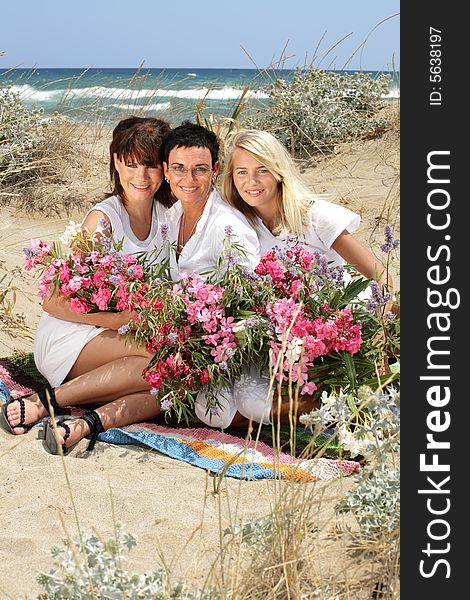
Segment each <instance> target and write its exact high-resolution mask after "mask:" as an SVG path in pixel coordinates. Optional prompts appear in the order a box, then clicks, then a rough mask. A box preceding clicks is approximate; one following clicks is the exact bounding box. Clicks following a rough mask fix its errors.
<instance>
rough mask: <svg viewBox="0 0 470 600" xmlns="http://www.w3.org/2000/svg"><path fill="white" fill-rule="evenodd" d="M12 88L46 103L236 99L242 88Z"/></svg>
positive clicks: (259, 95) (251, 95)
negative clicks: (64, 100)
mask: <svg viewBox="0 0 470 600" xmlns="http://www.w3.org/2000/svg"><path fill="white" fill-rule="evenodd" d="M12 89H13V90H14V91H16V92H18V93H19V94H20V96H21V97H22V98H27V99H29V100H35V101H37V102H47V101H51V100H53V99H59V98H60V97H61V96H62V95H63V96H64V97H67V96H69V97H74V98H75V97H76V98H84V99H86V98H103V99H107V98H111V99H116V100H138V99H139V98H156V97H159V98H185V99H188V100H202V99H203V98H206V99H208V100H236V99H238V98H239V97H240V96H241V94H242V92H243V90H241V89H239V88H233V87H223V88H221V89H211V88H207V87H203V88H194V89H184V90H175V89H161V88H159V89H156V90H151V89H140V90H132V89H128V88H107V87H104V86H94V87H85V88H73V87H72V88H71V89H58V90H48V91H45V90H37V89H35V88H34V87H32V86H30V85H27V84H25V85H17V86H13V87H12ZM246 97H247V98H256V99H260V98H268V95H267V94H265V93H263V92H260V91H256V90H249V91H248V92H247V94H246Z"/></svg>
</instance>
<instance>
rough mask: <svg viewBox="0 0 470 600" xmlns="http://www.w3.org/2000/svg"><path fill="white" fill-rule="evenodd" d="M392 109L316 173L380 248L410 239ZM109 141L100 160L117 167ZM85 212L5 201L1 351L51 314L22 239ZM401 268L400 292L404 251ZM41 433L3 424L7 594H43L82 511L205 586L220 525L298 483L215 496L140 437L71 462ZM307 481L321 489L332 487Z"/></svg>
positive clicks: (138, 566)
mask: <svg viewBox="0 0 470 600" xmlns="http://www.w3.org/2000/svg"><path fill="white" fill-rule="evenodd" d="M390 110H393V111H395V113H396V114H395V127H394V128H393V129H392V130H391V131H388V132H387V133H386V134H385V135H384V136H382V137H381V138H379V139H373V140H366V141H357V142H351V143H348V144H344V145H341V146H339V147H338V148H337V149H336V151H335V153H334V154H333V155H330V156H328V157H324V158H322V159H321V160H317V161H316V162H315V163H311V164H310V165H309V166H308V167H307V168H306V169H305V171H304V176H305V179H306V181H307V183H308V184H309V185H311V186H312V187H313V189H314V190H315V191H316V192H318V193H327V194H331V199H332V201H334V202H339V203H341V204H343V205H344V206H347V207H348V208H350V209H352V210H354V211H356V212H358V213H359V214H360V215H361V218H362V224H361V228H360V231H359V232H358V234H357V237H358V238H359V239H361V240H362V241H363V242H365V243H366V244H367V245H368V246H369V247H371V248H372V249H373V251H374V252H376V253H377V256H379V257H381V252H380V244H381V243H383V227H384V225H385V224H387V223H390V224H391V225H393V227H394V233H395V236H396V237H399V124H398V110H399V107H398V106H397V107H396V108H391V109H390ZM103 148H106V145H105V146H102V147H101V152H102V155H101V158H100V161H97V164H98V163H99V164H104V165H106V159H105V157H106V151H105V150H103ZM102 175H103V176H104V177H105V176H106V167H105V166H104V168H103V169H102ZM93 185H94V187H93ZM93 185H92V183H90V182H88V186H89V187H88V190H91V191H90V192H89V193H90V196H89V197H90V202H91V201H93V200H95V199H97V198H98V197H99V190H101V191H102V190H104V189H105V187H106V180H105V179H101V180H100V179H99V177H98V179H97V180H96V181H95V182H94V184H93ZM83 212H84V211H83V209H81V211H80V212H76V214H74V213H73V211H72V213H71V214H70V215H68V216H67V215H60V216H57V217H51V216H48V217H44V216H40V215H31V214H25V213H24V212H19V211H18V210H15V209H13V208H11V207H6V206H3V207H0V292H1V291H2V290H6V289H7V288H9V289H10V290H11V291H10V292H8V293H7V294H6V295H5V296H4V297H3V304H2V303H0V356H8V355H10V354H11V353H12V352H14V351H15V350H19V351H22V350H25V351H30V350H32V343H33V342H32V339H33V335H34V330H35V327H36V325H37V322H38V319H39V316H40V314H41V306H40V304H39V301H38V299H37V295H36V282H35V280H34V278H33V277H32V275H31V274H30V273H27V272H25V271H24V270H23V269H22V253H21V249H22V247H24V246H27V245H28V243H29V240H30V239H31V238H41V239H54V238H57V237H58V235H60V234H61V233H62V232H63V230H64V228H65V226H66V225H67V223H68V221H69V219H70V218H73V219H74V220H76V221H79V220H80V219H81V216H82V215H83ZM391 272H392V274H393V277H394V282H395V289H399V287H400V285H399V284H400V282H399V263H398V259H395V260H394V261H393V262H392V264H391ZM2 278H3V279H2ZM38 431H39V429H38V428H35V429H33V430H32V431H31V432H30V433H28V434H26V435H23V436H18V437H17V438H16V437H13V436H11V435H10V434H8V433H6V432H5V431H3V430H1V429H0V456H1V477H0V480H1V491H0V494H1V521H0V564H1V565H2V570H1V572H0V597H1V598H2V599H3V598H5V599H7V598H14V599H15V600H16V599H17V598H26V597H31V595H33V594H37V593H38V592H39V591H40V590H41V588H40V586H39V584H38V583H37V582H36V580H35V578H36V575H37V574H38V573H39V572H40V571H48V570H49V569H50V568H51V567H52V559H51V558H50V549H51V546H53V545H54V544H59V543H60V541H61V540H62V539H63V538H64V537H67V536H66V532H65V531H64V526H63V524H64V525H65V528H66V531H67V532H68V534H69V535H70V536H71V537H74V538H75V537H76V535H77V519H78V522H79V524H80V527H81V528H82V530H83V531H84V532H92V531H95V532H96V533H98V534H99V535H100V536H103V537H104V538H108V537H110V536H111V535H112V532H113V523H114V522H115V521H119V522H122V523H123V524H124V525H125V526H126V530H127V531H129V532H130V533H132V534H134V535H136V537H137V540H138V544H137V547H136V548H135V549H134V550H132V551H131V553H130V555H129V562H128V563H127V565H126V567H127V568H129V569H130V570H136V571H138V572H144V571H148V570H152V569H154V568H156V567H157V566H158V565H159V564H162V562H161V559H160V558H159V556H160V554H161V555H162V556H163V558H164V560H165V562H166V564H167V565H168V566H169V567H170V569H171V570H172V572H173V575H174V577H175V578H176V579H178V578H183V579H185V581H187V582H188V583H194V584H196V585H197V584H202V583H203V581H204V579H205V576H206V574H207V571H208V569H209V565H210V564H211V562H212V560H214V559H215V558H216V556H217V553H218V551H219V549H220V537H221V527H220V523H222V527H225V526H227V525H228V524H229V523H230V522H236V521H237V520H239V519H248V518H253V517H262V516H264V515H266V514H267V513H269V511H270V509H271V508H272V504H273V502H274V499H275V498H276V497H277V496H279V494H280V493H281V492H282V490H284V489H285V488H286V486H290V485H292V484H289V483H287V482H279V481H265V480H263V481H257V482H246V481H242V482H241V481H239V480H236V479H230V478H228V479H226V480H225V481H224V482H223V484H222V490H221V493H219V494H214V493H212V492H213V484H214V480H213V479H212V478H210V477H208V476H207V475H206V473H205V472H204V471H203V470H202V469H199V468H197V467H193V466H190V465H187V464H185V463H183V462H179V461H176V460H174V459H171V458H168V457H166V456H162V455H159V454H158V453H157V452H155V451H151V450H148V449H144V448H140V447H137V446H112V445H110V444H104V443H100V442H98V443H97V445H96V447H95V450H94V452H93V453H91V454H89V453H86V452H84V447H85V445H86V440H84V441H82V442H81V443H80V444H79V445H78V446H77V447H76V448H75V449H74V451H73V452H72V453H71V455H69V456H67V457H66V458H65V464H66V470H65V469H64V466H63V463H62V460H61V458H60V457H57V456H51V455H50V454H48V453H47V452H46V450H45V449H44V447H43V442H42V441H41V440H39V439H38ZM66 474H67V478H66ZM67 480H68V481H69V482H70V489H69V487H68V485H67ZM351 484H352V478H344V479H342V480H340V481H336V482H335V483H334V484H333V485H331V484H329V487H328V496H329V498H330V502H329V503H326V505H325V507H324V508H325V513H324V515H323V516H322V519H328V515H330V516H331V514H332V511H333V506H334V499H335V498H337V497H339V496H341V495H342V494H343V493H344V490H345V489H347V488H348V487H349V486H350V485H351ZM295 485H304V484H295ZM305 485H309V486H311V487H312V488H313V487H316V488H318V489H320V488H321V487H322V486H325V485H326V484H325V483H320V484H313V483H309V484H305ZM219 517H220V518H219ZM325 535H328V527H327V528H326V530H325Z"/></svg>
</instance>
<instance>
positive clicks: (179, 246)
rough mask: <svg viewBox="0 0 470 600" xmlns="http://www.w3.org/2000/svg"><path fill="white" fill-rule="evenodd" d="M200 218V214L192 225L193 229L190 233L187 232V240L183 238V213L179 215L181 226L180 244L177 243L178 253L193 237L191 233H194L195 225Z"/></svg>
mask: <svg viewBox="0 0 470 600" xmlns="http://www.w3.org/2000/svg"><path fill="white" fill-rule="evenodd" d="M201 217H202V213H201V214H200V215H199V217H198V218H197V219H196V222H195V223H194V226H193V228H192V229H191V231H190V232H189V235H188V237H187V238H185V237H184V212H183V214H182V215H181V225H180V237H181V243H178V248H180V252H181V250H182V249H183V248H184V247H185V245H186V244H187V242H188V240H189V239H190V238H191V236H192V235H193V233H194V232H195V231H196V227H197V224H198V223H199V221H200V219H201Z"/></svg>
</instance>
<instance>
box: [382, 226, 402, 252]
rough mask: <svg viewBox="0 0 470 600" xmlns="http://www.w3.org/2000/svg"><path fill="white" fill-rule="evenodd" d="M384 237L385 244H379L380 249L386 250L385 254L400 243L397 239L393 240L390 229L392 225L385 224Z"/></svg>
mask: <svg viewBox="0 0 470 600" xmlns="http://www.w3.org/2000/svg"><path fill="white" fill-rule="evenodd" d="M384 237H385V244H382V245H381V246H380V249H381V250H382V251H383V252H387V254H388V253H389V252H391V251H392V250H395V248H398V246H399V245H400V241H399V240H395V239H394V238H393V230H392V227H391V226H390V225H385V228H384Z"/></svg>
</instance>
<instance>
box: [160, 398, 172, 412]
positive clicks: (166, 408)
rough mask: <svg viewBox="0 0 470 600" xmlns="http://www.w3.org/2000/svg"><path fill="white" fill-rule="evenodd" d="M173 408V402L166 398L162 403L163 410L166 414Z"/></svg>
mask: <svg viewBox="0 0 470 600" xmlns="http://www.w3.org/2000/svg"><path fill="white" fill-rule="evenodd" d="M172 406H173V402H172V401H171V400H170V399H169V398H165V400H163V401H162V403H161V407H162V410H164V411H165V412H167V411H169V410H170V408H171V407H172Z"/></svg>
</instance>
